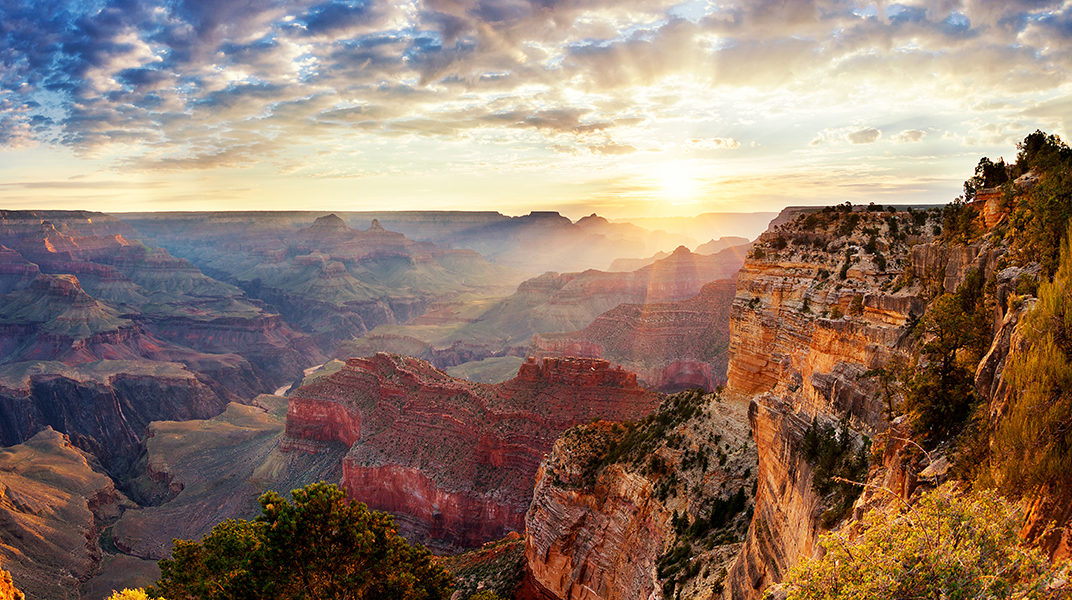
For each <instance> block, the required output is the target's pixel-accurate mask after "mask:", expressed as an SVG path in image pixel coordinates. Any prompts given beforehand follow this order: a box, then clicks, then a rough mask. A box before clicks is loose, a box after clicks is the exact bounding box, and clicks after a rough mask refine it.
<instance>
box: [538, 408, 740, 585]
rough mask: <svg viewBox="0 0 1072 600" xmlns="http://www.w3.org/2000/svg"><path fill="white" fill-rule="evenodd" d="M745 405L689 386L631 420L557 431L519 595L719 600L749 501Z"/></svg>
mask: <svg viewBox="0 0 1072 600" xmlns="http://www.w3.org/2000/svg"><path fill="white" fill-rule="evenodd" d="M744 409H745V405H744V404H743V403H741V402H732V401H728V400H725V401H724V400H722V399H721V398H715V397H712V396H706V397H703V396H699V395H695V394H693V393H691V392H688V393H683V394H679V395H676V396H671V397H670V398H669V399H668V400H667V401H665V402H664V403H663V405H662V406H660V408H659V411H658V412H657V413H656V414H655V415H653V416H651V417H649V418H647V419H645V420H644V421H642V422H640V423H637V424H631V425H629V426H628V427H624V426H622V425H620V424H614V423H608V422H600V423H594V424H589V425H583V426H580V427H577V428H574V429H571V430H570V431H568V432H567V433H566V434H565V435H563V436H562V437H561V438H560V439H559V440H558V441H557V442H555V446H554V450H553V451H552V452H551V454H550V455H549V456H548V457H547V458H545V459H544V461H543V463H541V465H540V470H539V472H538V474H537V480H536V489H535V492H534V495H533V501H532V505H531V506H530V508H529V511H528V513H527V514H526V517H525V526H526V535H525V558H526V575H525V580H524V582H523V587H522V593H521V595H520V597H521V598H523V599H524V600H537V599H538V600H551V599H561V600H567V599H569V600H591V599H596V598H603V599H620V600H626V599H631V598H669V597H682V598H696V599H702V598H713V597H717V596H718V595H719V593H720V591H721V588H722V586H723V581H724V578H725V576H726V568H727V567H728V566H729V563H730V561H732V559H733V557H734V556H735V555H736V553H737V551H738V549H739V547H740V544H739V540H740V539H741V538H740V537H739V536H740V535H741V533H742V532H743V530H744V528H745V527H746V526H747V521H748V508H747V507H748V506H749V505H750V504H751V499H750V497H749V496H750V494H751V488H752V482H753V481H754V472H755V466H756V462H755V461H756V454H755V448H754V446H752V445H751V443H750V442H749V439H748V424H747V419H746V417H745V414H744ZM700 565H703V568H702V569H700V568H696V567H698V566H700Z"/></svg>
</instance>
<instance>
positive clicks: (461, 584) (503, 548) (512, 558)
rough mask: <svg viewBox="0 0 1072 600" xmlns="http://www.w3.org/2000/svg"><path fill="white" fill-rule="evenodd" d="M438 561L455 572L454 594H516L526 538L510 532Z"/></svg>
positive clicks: (465, 596) (462, 599)
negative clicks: (478, 546) (499, 538)
mask: <svg viewBox="0 0 1072 600" xmlns="http://www.w3.org/2000/svg"><path fill="white" fill-rule="evenodd" d="M438 562H439V564H441V565H443V568H445V569H446V570H447V571H449V572H450V573H451V574H452V575H454V588H455V592H454V595H453V596H451V597H452V598H454V597H457V598H459V599H460V600H466V599H468V600H474V599H477V600H479V599H480V598H485V599H488V598H494V597H497V598H513V597H514V595H515V594H516V592H517V589H518V587H519V586H520V585H521V580H522V578H523V577H524V574H525V566H524V564H525V539H524V538H522V537H520V536H518V535H516V534H511V535H508V536H507V537H505V538H503V539H501V540H497V541H494V542H488V543H486V544H484V545H483V546H481V547H480V548H476V549H474V550H470V551H468V552H463V553H461V554H455V555H453V556H440V557H438ZM489 594H491V595H493V596H489Z"/></svg>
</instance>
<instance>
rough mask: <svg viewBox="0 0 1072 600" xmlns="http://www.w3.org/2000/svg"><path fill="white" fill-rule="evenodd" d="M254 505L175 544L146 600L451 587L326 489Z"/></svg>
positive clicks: (411, 594)
mask: <svg viewBox="0 0 1072 600" xmlns="http://www.w3.org/2000/svg"><path fill="white" fill-rule="evenodd" d="M291 495H292V497H293V498H294V502H293V504H292V503H290V502H287V501H286V500H285V499H284V498H283V497H282V496H280V495H279V494H277V493H275V492H268V493H266V494H264V495H263V496H261V497H260V504H261V510H262V512H261V515H260V516H259V517H257V518H256V519H254V520H253V521H245V520H235V519H228V520H227V521H224V522H223V523H220V524H219V525H217V526H216V527H214V528H213V529H212V532H211V533H209V534H207V535H206V536H205V537H204V538H202V540H201V542H200V543H198V542H192V541H186V540H175V546H174V548H173V550H172V553H171V558H167V559H163V560H161V561H160V580H159V581H158V582H157V584H156V586H154V587H150V588H149V589H148V590H146V591H147V592H148V594H149V596H150V597H152V598H168V599H173V600H178V599H180V598H183V599H185V598H201V599H205V600H216V599H219V600H223V599H227V600H232V599H233V600H245V599H254V598H285V599H309V600H312V599H318V600H319V599H342V598H347V599H349V600H364V599H369V600H371V599H374V598H375V599H381V598H382V599H390V600H439V599H445V598H447V597H449V596H450V591H451V590H450V587H451V584H452V580H453V578H452V577H451V575H450V574H449V573H447V571H446V570H445V569H443V567H441V566H439V565H438V564H437V563H435V562H434V560H433V558H432V555H431V553H430V552H428V550H427V549H425V548H424V547H423V546H419V545H418V546H410V545H409V543H408V542H406V540H405V539H404V538H402V537H401V536H399V535H398V534H397V532H396V531H395V529H394V519H393V518H392V517H391V516H390V515H388V514H386V513H381V512H377V511H370V510H368V507H366V506H365V505H364V504H361V503H358V502H354V501H351V502H349V503H348V502H346V494H345V492H343V491H342V490H340V489H339V488H338V487H336V486H334V485H329V484H325V483H314V484H310V485H308V486H306V487H304V488H302V489H298V490H294V491H293V492H291Z"/></svg>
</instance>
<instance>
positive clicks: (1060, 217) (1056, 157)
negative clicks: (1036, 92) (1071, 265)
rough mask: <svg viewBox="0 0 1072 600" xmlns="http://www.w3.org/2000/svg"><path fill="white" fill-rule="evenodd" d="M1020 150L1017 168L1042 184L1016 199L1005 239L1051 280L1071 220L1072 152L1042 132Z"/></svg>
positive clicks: (1016, 252) (1058, 139) (1032, 135)
mask: <svg viewBox="0 0 1072 600" xmlns="http://www.w3.org/2000/svg"><path fill="white" fill-rule="evenodd" d="M1017 147H1018V148H1019V149H1020V153H1019V154H1018V155H1017V162H1016V165H1017V168H1018V169H1020V170H1022V171H1027V170H1028V169H1030V170H1033V171H1035V173H1036V174H1037V175H1038V176H1039V182H1038V184H1037V185H1036V186H1035V187H1034V188H1032V189H1031V190H1030V191H1029V192H1027V193H1026V194H1023V195H1021V196H1019V197H1017V198H1016V200H1015V203H1016V204H1015V207H1014V208H1013V210H1012V214H1011V215H1010V217H1009V230H1008V232H1007V234H1006V237H1007V238H1008V239H1009V240H1010V242H1011V244H1010V245H1011V246H1012V249H1013V252H1014V254H1015V256H1016V257H1017V258H1018V259H1019V260H1020V261H1021V262H1025V263H1026V262H1030V261H1037V262H1039V263H1040V264H1041V265H1042V268H1043V271H1044V273H1045V274H1046V276H1047V277H1051V276H1052V275H1053V274H1054V272H1055V271H1056V270H1057V262H1058V259H1059V258H1060V255H1059V252H1058V248H1060V241H1061V238H1062V237H1063V236H1064V234H1065V231H1066V230H1067V228H1068V223H1069V220H1070V219H1072V149H1070V148H1069V147H1068V145H1067V144H1065V143H1064V142H1063V141H1061V138H1059V137H1057V136H1055V135H1046V134H1044V133H1042V132H1041V131H1036V132H1035V133H1032V134H1031V135H1029V136H1027V137H1026V138H1024V141H1023V142H1022V143H1021V144H1019V145H1018V146H1017Z"/></svg>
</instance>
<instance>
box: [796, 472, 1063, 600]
mask: <svg viewBox="0 0 1072 600" xmlns="http://www.w3.org/2000/svg"><path fill="white" fill-rule="evenodd" d="M1021 519H1022V515H1021V514H1020V513H1019V512H1018V510H1017V509H1016V507H1015V506H1013V505H1012V504H1010V503H1008V502H1006V501H1005V500H1003V499H1001V498H1000V497H999V496H998V495H997V494H996V493H994V492H989V491H977V492H973V493H971V494H967V495H964V496H959V495H957V493H956V491H955V490H954V489H953V488H952V487H950V486H949V485H948V484H947V485H944V486H942V487H940V488H938V489H936V490H932V491H931V492H929V493H927V494H926V495H924V496H923V497H922V498H921V499H920V501H919V503H918V504H917V505H916V506H914V507H912V508H910V509H909V510H907V511H897V510H888V511H881V510H875V511H872V512H871V513H869V514H868V515H867V516H866V517H865V518H864V520H863V527H864V529H865V531H864V532H863V534H862V535H860V536H859V537H858V538H857V539H855V540H854V541H852V542H847V541H845V540H844V539H843V538H842V537H840V535H839V534H834V535H828V536H824V537H823V538H822V540H821V541H820V544H821V545H822V546H823V547H824V548H825V549H826V554H825V555H824V556H823V557H822V558H821V559H818V560H804V561H802V562H801V564H799V565H798V566H797V567H795V568H794V569H793V570H792V571H791V572H790V574H789V577H788V579H787V583H786V586H785V587H786V590H787V591H788V598H789V600H820V599H822V600H825V599H831V600H832V599H835V598H844V599H849V598H853V599H856V598H945V599H948V600H957V599H966V598H1050V597H1060V596H1061V594H1062V593H1063V592H1062V591H1060V590H1055V589H1051V588H1050V587H1049V586H1050V585H1051V584H1054V583H1056V582H1058V581H1060V579H1061V578H1062V577H1064V576H1065V574H1067V569H1068V565H1067V564H1050V563H1049V562H1048V561H1047V560H1046V558H1045V557H1044V556H1043V555H1042V554H1041V553H1040V552H1039V551H1038V550H1036V549H1029V548H1026V547H1024V546H1021V545H1020V539H1019V537H1018V535H1017V531H1018V528H1019V525H1020V522H1021Z"/></svg>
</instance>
